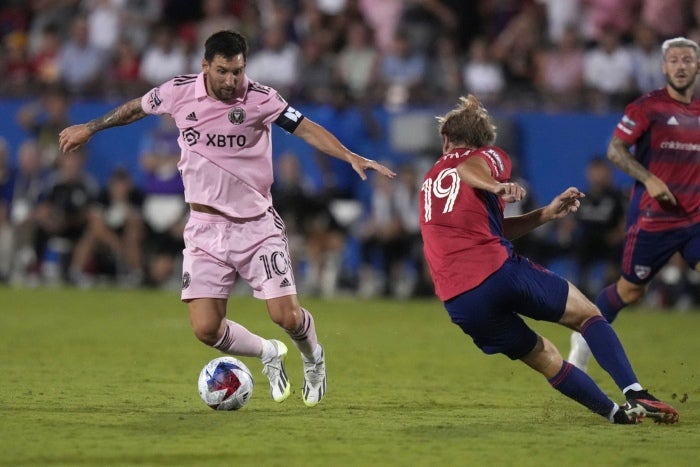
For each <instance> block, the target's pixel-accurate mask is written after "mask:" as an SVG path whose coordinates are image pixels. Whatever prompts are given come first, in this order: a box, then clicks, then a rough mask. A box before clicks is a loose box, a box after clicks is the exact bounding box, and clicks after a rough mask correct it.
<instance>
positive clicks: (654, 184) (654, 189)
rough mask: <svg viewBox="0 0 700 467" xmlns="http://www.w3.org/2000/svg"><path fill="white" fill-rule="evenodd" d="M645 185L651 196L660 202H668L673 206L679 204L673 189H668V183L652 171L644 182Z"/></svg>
mask: <svg viewBox="0 0 700 467" xmlns="http://www.w3.org/2000/svg"><path fill="white" fill-rule="evenodd" d="M644 187H645V188H646V189H647V193H649V196H651V197H652V198H654V199H655V200H656V201H658V202H659V203H668V204H671V205H672V206H676V205H678V200H677V199H676V197H675V196H673V193H671V190H669V189H668V185H666V183H664V181H663V180H661V179H660V178H659V177H657V176H656V175H654V174H652V173H650V174H649V177H648V178H647V179H646V181H645V182H644Z"/></svg>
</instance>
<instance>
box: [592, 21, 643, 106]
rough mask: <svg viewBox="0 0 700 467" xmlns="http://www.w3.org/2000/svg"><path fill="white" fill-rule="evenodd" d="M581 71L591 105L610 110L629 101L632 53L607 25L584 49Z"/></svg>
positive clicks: (631, 80)
mask: <svg viewBox="0 0 700 467" xmlns="http://www.w3.org/2000/svg"><path fill="white" fill-rule="evenodd" d="M583 74H584V81H585V84H586V86H587V88H588V100H589V103H590V104H589V105H590V108H591V109H594V110H599V111H601V110H602V111H604V110H609V109H611V108H618V107H621V106H624V105H625V104H626V103H627V102H628V101H629V99H630V96H631V93H632V91H633V90H634V81H633V76H632V56H631V54H630V52H629V50H628V49H626V48H624V47H623V46H622V44H621V43H620V35H619V33H618V32H617V31H616V30H615V29H613V28H608V29H606V30H605V31H604V32H603V33H602V35H601V38H600V42H599V43H598V44H597V45H596V46H595V47H593V48H592V49H590V50H589V51H588V52H586V57H585V59H584V64H583Z"/></svg>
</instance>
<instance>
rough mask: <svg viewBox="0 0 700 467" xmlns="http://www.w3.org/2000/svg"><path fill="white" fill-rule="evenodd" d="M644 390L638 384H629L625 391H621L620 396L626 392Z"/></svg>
mask: <svg viewBox="0 0 700 467" xmlns="http://www.w3.org/2000/svg"><path fill="white" fill-rule="evenodd" d="M642 390H644V388H643V387H642V385H641V384H639V383H634V384H630V385H629V386H627V387H626V388H625V389H623V390H622V394H626V393H627V391H642Z"/></svg>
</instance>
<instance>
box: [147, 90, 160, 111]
mask: <svg viewBox="0 0 700 467" xmlns="http://www.w3.org/2000/svg"><path fill="white" fill-rule="evenodd" d="M162 103H163V101H162V100H161V98H160V96H159V95H158V88H155V89H154V90H153V91H151V93H150V94H149V95H148V105H150V106H151V110H154V109H155V108H156V107H158V106H159V105H160V104H162Z"/></svg>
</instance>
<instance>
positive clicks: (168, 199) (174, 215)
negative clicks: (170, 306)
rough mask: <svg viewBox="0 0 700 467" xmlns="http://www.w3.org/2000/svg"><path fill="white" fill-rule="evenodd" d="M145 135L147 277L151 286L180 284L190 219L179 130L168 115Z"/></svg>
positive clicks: (142, 162) (144, 214)
mask: <svg viewBox="0 0 700 467" xmlns="http://www.w3.org/2000/svg"><path fill="white" fill-rule="evenodd" d="M159 118H160V121H159V124H158V126H157V127H156V128H155V129H153V130H152V131H151V132H149V133H148V134H146V135H145V137H144V142H143V148H142V150H141V156H140V164H141V170H142V171H143V173H144V176H145V182H144V188H143V196H144V198H143V210H142V217H143V220H144V223H145V228H146V234H145V235H146V247H145V256H146V280H147V283H148V284H149V285H153V286H159V287H166V288H168V287H175V286H178V287H179V279H178V278H179V275H178V274H177V273H178V270H177V268H178V264H179V262H180V257H181V254H182V249H183V248H184V242H183V240H182V233H183V229H184V227H185V221H186V219H187V212H188V210H187V204H186V203H185V197H184V187H183V184H182V179H181V178H180V174H179V172H178V170H177V163H178V161H179V160H180V148H179V147H178V145H177V138H178V134H179V132H178V130H177V127H176V126H175V121H174V120H173V119H172V118H171V117H170V116H168V115H163V116H161V117H159Z"/></svg>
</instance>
